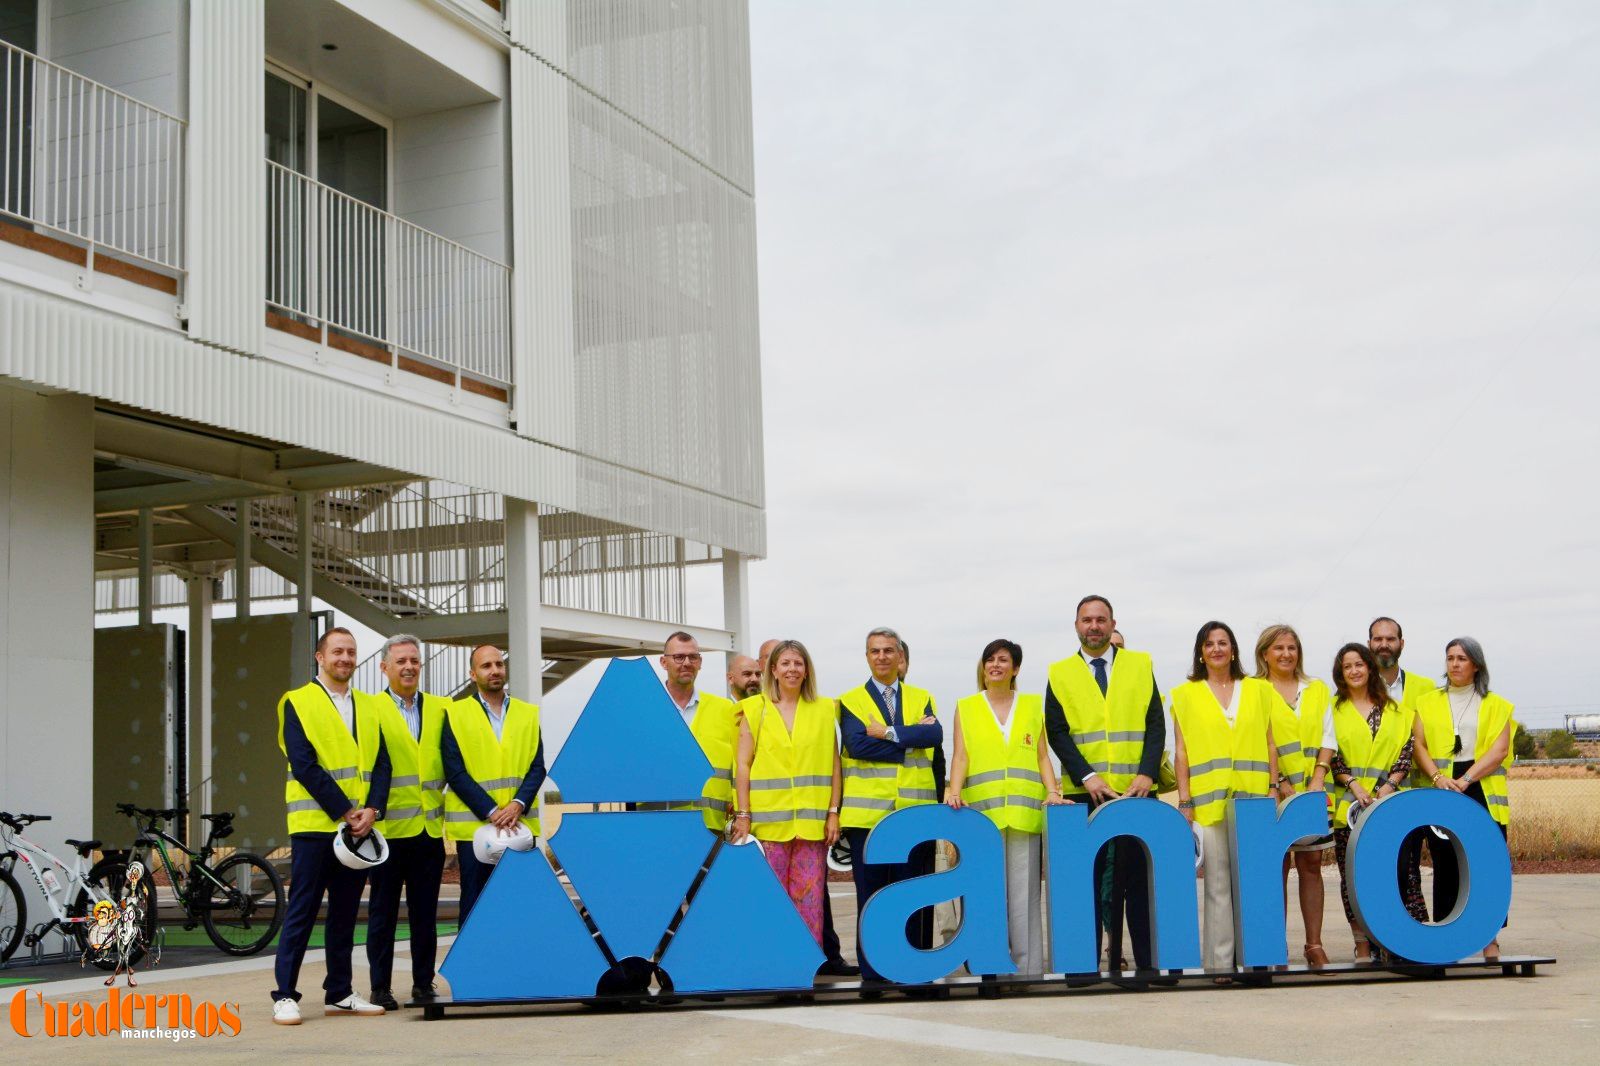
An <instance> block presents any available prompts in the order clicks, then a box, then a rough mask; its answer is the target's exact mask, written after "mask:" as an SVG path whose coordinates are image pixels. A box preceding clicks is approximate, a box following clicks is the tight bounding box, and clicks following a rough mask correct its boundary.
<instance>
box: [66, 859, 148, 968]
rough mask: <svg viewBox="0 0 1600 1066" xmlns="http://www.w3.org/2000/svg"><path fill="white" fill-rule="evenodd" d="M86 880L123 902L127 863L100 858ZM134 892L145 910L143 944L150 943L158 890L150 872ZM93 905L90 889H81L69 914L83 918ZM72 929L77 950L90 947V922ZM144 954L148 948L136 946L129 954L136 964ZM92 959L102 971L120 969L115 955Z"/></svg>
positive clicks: (131, 960)
mask: <svg viewBox="0 0 1600 1066" xmlns="http://www.w3.org/2000/svg"><path fill="white" fill-rule="evenodd" d="M85 880H87V881H88V883H89V885H90V886H91V887H92V888H94V889H95V890H96V891H98V892H100V893H102V897H103V898H105V899H109V900H110V901H111V902H113V903H120V902H121V901H122V890H123V887H124V886H125V885H126V884H127V883H128V864H127V863H125V862H120V861H118V860H116V859H101V860H100V861H99V862H97V863H95V864H94V867H93V868H92V869H91V870H90V871H89V876H88V877H87V878H86V879H85ZM135 891H136V892H137V893H138V895H139V907H140V908H141V909H142V911H143V913H144V943H145V945H146V946H148V945H150V944H153V943H155V940H156V924H157V921H156V890H155V885H154V883H152V881H151V879H150V875H149V874H148V873H146V874H145V876H144V877H143V878H141V879H140V880H139V887H138V888H137V889H135ZM94 904H95V900H94V899H93V898H91V896H90V894H89V892H88V891H87V890H85V889H79V890H78V898H77V899H75V900H73V901H72V905H71V906H70V907H68V908H67V914H68V916H69V917H73V918H80V917H83V916H85V915H87V914H89V912H90V910H91V909H92V908H93V907H94ZM72 928H73V936H74V938H75V939H76V940H77V941H78V950H79V951H83V950H85V949H87V947H88V943H89V927H88V925H87V924H84V923H79V924H77V925H74V926H73V927H72ZM145 954H146V948H145V947H138V948H135V949H134V951H133V954H132V955H131V956H130V957H129V962H130V963H131V964H133V965H137V964H138V963H139V962H140V961H142V960H143V959H144V957H145ZM91 961H93V962H94V964H95V965H96V966H97V967H99V968H100V969H102V970H115V969H116V968H117V960H116V957H115V955H108V956H102V957H97V958H95V959H93V960H91Z"/></svg>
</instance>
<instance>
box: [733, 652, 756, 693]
mask: <svg viewBox="0 0 1600 1066" xmlns="http://www.w3.org/2000/svg"><path fill="white" fill-rule="evenodd" d="M728 695H729V697H731V698H732V699H733V702H734V703H738V702H739V701H740V700H747V699H749V698H750V697H751V696H759V695H761V664H760V663H758V662H756V661H755V660H754V659H752V658H750V656H748V655H735V656H734V657H733V660H732V661H731V662H730V663H728Z"/></svg>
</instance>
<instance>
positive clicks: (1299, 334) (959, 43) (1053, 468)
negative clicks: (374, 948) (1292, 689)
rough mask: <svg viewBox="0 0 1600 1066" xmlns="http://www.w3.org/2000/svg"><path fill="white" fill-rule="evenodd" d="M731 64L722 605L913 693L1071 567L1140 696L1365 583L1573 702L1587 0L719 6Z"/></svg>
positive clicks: (1426, 666)
mask: <svg viewBox="0 0 1600 1066" xmlns="http://www.w3.org/2000/svg"><path fill="white" fill-rule="evenodd" d="M751 57H752V67H753V72H754V90H755V95H754V113H755V114H754V117H755V135H756V171H757V190H756V191H757V207H758V240H759V245H760V271H761V331H762V334H761V341H762V352H763V365H764V379H763V391H764V405H765V420H766V465H767V506H768V512H767V514H768V529H769V551H768V557H767V559H765V560H764V561H761V562H759V563H756V564H754V565H753V567H752V569H751V574H752V583H751V590H750V604H751V617H752V623H753V629H754V634H753V639H759V638H760V637H762V636H795V637H799V638H801V639H802V640H804V641H805V642H806V643H807V644H808V645H809V646H810V648H811V650H812V652H813V653H814V655H815V657H816V660H817V667H818V674H819V679H820V682H821V685H822V688H823V689H824V690H825V691H827V692H838V691H842V690H844V689H846V688H848V687H851V686H853V685H855V684H858V683H860V682H861V680H862V679H863V678H864V677H865V676H866V669H865V665H864V662H863V659H862V657H861V646H862V641H863V637H864V634H865V632H866V631H867V629H869V628H870V627H872V626H874V625H891V626H895V627H897V628H899V629H900V631H901V632H902V633H903V634H904V635H905V637H906V639H908V640H909V641H910V642H911V645H912V648H913V668H912V677H913V680H914V681H915V682H916V683H918V684H921V685H924V686H926V687H928V688H930V689H931V690H932V691H933V692H934V694H935V696H936V698H937V699H938V700H939V702H940V703H941V705H943V706H946V707H949V706H952V705H953V703H954V701H955V700H957V699H958V698H960V697H961V696H963V695H965V694H967V693H968V692H970V691H972V690H973V688H974V680H973V671H974V667H975V665H976V659H977V655H978V652H979V650H980V649H981V647H982V646H983V644H984V643H985V642H987V641H988V640H989V639H991V638H993V637H996V636H1007V637H1010V638H1012V639H1014V640H1017V641H1019V642H1020V643H1021V644H1022V645H1023V648H1024V650H1025V653H1026V654H1025V663H1024V669H1023V677H1022V686H1023V688H1024V689H1026V690H1032V691H1040V690H1042V688H1043V686H1044V683H1045V670H1046V667H1047V666H1048V664H1049V663H1050V662H1051V661H1052V660H1054V659H1056V658H1060V657H1062V656H1064V655H1066V654H1068V653H1070V652H1071V651H1072V650H1073V649H1074V647H1075V642H1074V637H1073V631H1072V625H1071V612H1072V607H1073V605H1074V604H1075V603H1076V601H1077V599H1078V598H1079V597H1080V596H1082V595H1083V594H1085V593H1088V592H1099V593H1103V594H1105V595H1107V596H1109V597H1111V599H1112V601H1113V602H1114V604H1115V606H1116V611H1117V617H1118V621H1119V623H1120V625H1121V628H1122V629H1123V631H1124V632H1125V633H1126V634H1127V637H1128V639H1129V641H1130V644H1131V646H1133V647H1137V648H1143V649H1147V650H1149V651H1150V652H1152V653H1153V654H1154V656H1155V662H1156V671H1157V681H1158V683H1159V685H1160V686H1161V688H1162V690H1163V691H1164V692H1165V691H1168V690H1170V688H1171V687H1172V686H1173V685H1174V684H1175V683H1177V682H1179V681H1181V680H1182V675H1183V673H1184V671H1185V669H1186V667H1187V663H1188V657H1189V651H1190V648H1191V646H1192V642H1193V639H1194V633H1195V631H1196V629H1197V628H1198V627H1199V625H1200V624H1201V623H1202V622H1204V621H1206V620H1208V619H1211V618H1220V619H1223V620H1225V621H1227V622H1229V623H1230V624H1231V625H1232V626H1233V627H1234V629H1235V630H1236V631H1237V633H1238V634H1239V637H1240V639H1241V641H1243V642H1246V643H1248V644H1252V645H1253V642H1254V638H1255V636H1256V634H1257V633H1258V632H1259V631H1260V629H1261V627H1263V626H1265V625H1267V624H1269V623H1272V622H1277V621H1288V622H1292V623H1293V624H1295V625H1296V626H1297V627H1299V629H1300V632H1301V634H1302V636H1303V637H1304V639H1305V641H1306V643H1307V651H1308V660H1309V663H1310V666H1311V668H1312V672H1313V673H1315V674H1317V675H1319V676H1324V677H1325V676H1327V675H1328V672H1329V667H1330V665H1331V662H1332V658H1333V654H1334V652H1335V650H1336V649H1337V647H1338V646H1339V644H1341V643H1342V642H1344V641H1346V640H1353V639H1362V638H1363V637H1364V636H1365V632H1366V624H1367V622H1368V620H1369V619H1370V618H1372V617H1373V616H1374V615H1377V614H1391V615H1394V616H1396V617H1398V618H1399V619H1400V620H1401V622H1402V623H1403V624H1404V626H1405V629H1406V636H1407V641H1408V647H1407V651H1406V656H1405V660H1404V661H1405V665H1407V666H1408V667H1409V668H1412V669H1416V670H1422V671H1426V672H1430V673H1436V672H1438V671H1439V670H1440V669H1441V668H1442V661H1443V648H1444V644H1445V642H1446V641H1447V640H1449V639H1450V638H1451V637H1454V636H1457V635H1461V634H1470V635H1473V636H1476V637H1478V638H1479V639H1480V640H1482V641H1483V643H1484V646H1485V647H1486V649H1487V651H1488V655H1489V662H1490V666H1491V668H1492V673H1493V677H1494V684H1495V687H1496V689H1498V690H1499V691H1501V692H1502V693H1503V694H1504V695H1506V696H1507V697H1508V698H1510V699H1512V700H1513V701H1514V702H1516V703H1517V704H1518V706H1519V708H1520V711H1521V714H1520V715H1519V716H1520V717H1521V718H1523V720H1524V721H1525V722H1527V723H1528V724H1530V725H1536V726H1538V725H1555V724H1559V723H1560V722H1561V715H1562V714H1564V713H1566V712H1568V711H1573V710H1580V709H1600V696H1597V695H1596V693H1597V691H1600V665H1597V657H1596V654H1595V650H1596V647H1597V646H1600V580H1597V578H1600V563H1597V559H1596V549H1597V547H1600V535H1597V533H1596V529H1597V522H1600V502H1597V494H1596V490H1595V482H1596V478H1595V474H1594V470H1593V468H1594V466H1595V464H1596V462H1597V461H1600V421H1597V417H1596V413H1595V412H1596V409H1597V401H1596V394H1597V392H1600V389H1597V386H1600V364H1597V362H1596V354H1597V353H1596V347H1597V343H1596V342H1597V338H1600V195H1597V190H1600V133H1597V131H1600V6H1597V5H1594V4H1591V3H1586V2H1575V3H1566V4H1503V3H1472V2H1462V0H1452V2H1448V3H1434V4H1428V3H1410V4H1407V5H1404V6H1403V7H1402V6H1400V5H1394V4H1389V3H1349V4H1339V5H1328V4H1309V3H1265V2H1262V3H1249V4H1219V3H1204V4H1176V3H1174V4H1117V5H1105V4H1091V3H1056V2H1041V3H1022V2H1000V0H986V2H984V3H976V2H967V3H939V2H932V0H915V2H910V0H905V2H893V3H891V2H887V0H871V2H855V0H850V2H845V0H840V2H835V3H825V2H818V0H807V2H805V3H801V2H779V0H758V2H756V3H752V4H751ZM699 576H700V577H701V578H702V579H706V580H705V583H704V585H703V587H700V588H698V589H697V594H696V595H695V596H694V598H693V600H692V601H691V611H690V614H691V617H692V618H694V619H696V620H700V621H707V622H710V623H712V624H715V623H716V622H717V621H718V620H719V619H720V616H721V598H720V596H721V594H720V586H719V585H717V584H716V581H715V574H714V571H708V572H706V573H704V574H701V575H699ZM719 671H720V663H719V662H714V661H708V666H707V674H706V678H705V680H707V681H712V680H714V675H715V674H717V673H718V672H719ZM598 677H599V669H598V668H596V667H591V668H589V669H587V670H585V671H584V672H583V673H582V674H580V675H579V676H578V677H576V678H574V679H573V680H572V681H569V682H568V683H567V684H565V685H563V686H562V687H561V688H560V689H558V690H557V691H556V692H554V693H552V694H551V695H550V696H549V697H547V699H546V703H545V707H546V717H547V723H548V731H549V735H550V737H551V740H552V741H553V742H556V743H558V742H559V740H560V738H562V737H564V735H565V733H566V731H567V729H568V728H569V727H570V723H571V721H572V719H573V718H574V717H575V715H576V713H577V711H578V709H579V708H580V707H581V706H582V704H583V701H584V700H585V699H586V698H587V696H588V693H589V692H590V691H591V690H592V688H593V685H594V683H595V682H596V681H597V680H598Z"/></svg>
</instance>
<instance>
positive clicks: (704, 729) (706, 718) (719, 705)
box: [667, 692, 739, 833]
mask: <svg viewBox="0 0 1600 1066" xmlns="http://www.w3.org/2000/svg"><path fill="white" fill-rule="evenodd" d="M689 732H690V733H693V734H694V739H695V742H696V743H697V744H699V745H700V751H701V752H702V753H703V754H704V755H705V757H706V762H708V763H710V764H711V776H710V777H708V778H706V780H705V783H704V784H703V785H701V786H700V796H699V798H698V799H696V800H694V801H692V802H679V803H671V804H668V805H667V809H668V810H674V811H685V810H699V811H700V816H701V818H702V819H703V820H704V821H705V824H706V828H707V829H711V830H714V831H715V832H718V833H720V832H722V830H723V829H724V828H725V827H726V826H727V824H728V811H729V810H731V809H732V808H733V763H734V759H735V758H736V757H737V755H738V751H739V716H738V711H737V710H736V708H735V706H734V703H733V701H732V700H730V699H725V698H724V697H722V696H718V695H716V694H715V693H711V692H701V693H699V702H698V703H697V704H696V705H695V710H694V718H693V719H692V720H691V721H690V723H689Z"/></svg>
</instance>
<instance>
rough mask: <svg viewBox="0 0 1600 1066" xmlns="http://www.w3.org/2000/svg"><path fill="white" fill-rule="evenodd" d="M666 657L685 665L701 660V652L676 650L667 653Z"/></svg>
mask: <svg viewBox="0 0 1600 1066" xmlns="http://www.w3.org/2000/svg"><path fill="white" fill-rule="evenodd" d="M664 657H665V658H668V659H671V660H672V661H673V662H675V663H677V664H678V665H679V666H684V665H688V664H691V663H698V662H699V661H700V653H699V652H697V651H689V652H674V653H672V654H669V655H666V656H664Z"/></svg>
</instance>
